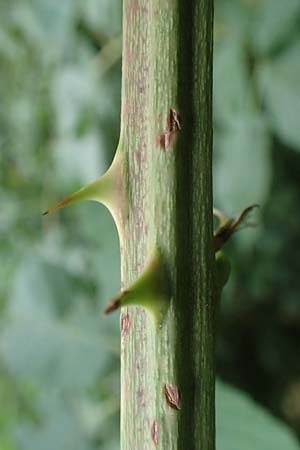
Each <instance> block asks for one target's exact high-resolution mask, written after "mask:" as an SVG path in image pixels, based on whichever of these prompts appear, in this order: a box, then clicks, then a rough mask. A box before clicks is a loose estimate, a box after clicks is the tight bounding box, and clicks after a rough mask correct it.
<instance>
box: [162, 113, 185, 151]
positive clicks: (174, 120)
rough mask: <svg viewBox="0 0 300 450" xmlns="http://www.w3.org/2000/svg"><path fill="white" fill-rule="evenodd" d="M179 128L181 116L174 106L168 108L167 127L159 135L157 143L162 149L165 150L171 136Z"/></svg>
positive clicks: (169, 143) (168, 145) (171, 138)
mask: <svg viewBox="0 0 300 450" xmlns="http://www.w3.org/2000/svg"><path fill="white" fill-rule="evenodd" d="M180 130H181V118H180V115H179V114H178V112H177V111H176V109H175V108H170V111H169V114H168V117H167V128H166V130H165V131H164V132H163V133H162V134H161V135H160V136H159V138H158V143H159V145H160V147H161V148H162V149H163V151H167V150H168V148H169V147H170V145H171V143H172V140H173V137H174V135H175V134H176V133H178V132H179V131H180Z"/></svg>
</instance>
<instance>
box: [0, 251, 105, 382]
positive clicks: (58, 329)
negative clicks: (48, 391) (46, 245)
mask: <svg viewBox="0 0 300 450" xmlns="http://www.w3.org/2000/svg"><path fill="white" fill-rule="evenodd" d="M33 286H34V289H33ZM66 302H68V307H69V308H70V312H69V313H68V315H67V316H66V317H63V316H62V313H63V305H64V304H66ZM9 312H10V314H9V316H8V319H7V320H8V324H7V325H6V327H5V330H4V331H3V332H2V338H1V344H0V351H1V355H2V357H3V359H4V361H5V362H6V364H7V365H8V367H9V369H10V370H11V371H12V372H13V373H15V375H16V376H17V377H20V379H25V380H30V381H33V380H34V381H35V382H41V383H42V384H43V385H44V386H45V384H47V385H50V386H56V387H57V388H62V387H64V388H68V389H74V388H76V389H77V390H78V389H85V388H86V387H88V386H90V385H91V384H92V383H95V382H96V381H97V379H98V378H99V376H100V374H101V371H102V370H103V369H104V368H105V367H106V365H107V362H108V357H109V348H108V346H107V342H106V340H105V338H104V336H103V335H102V334H101V331H100V317H99V315H98V314H99V313H98V311H97V310H96V311H95V309H94V310H93V309H92V307H91V306H87V305H84V303H83V300H80V295H79V293H78V292H77V293H76V294H75V292H74V283H70V284H68V281H67V278H66V274H65V275H64V276H63V274H62V273H61V270H60V269H59V268H55V267H52V268H51V266H49V265H48V266H47V265H45V264H43V263H42V261H41V260H38V259H36V260H35V259H33V260H31V261H26V262H25V264H24V266H22V267H21V268H20V271H19V274H18V275H17V278H16V283H15V287H14V290H13V293H12V296H11V299H10V304H9ZM28 361H30V364H28Z"/></svg>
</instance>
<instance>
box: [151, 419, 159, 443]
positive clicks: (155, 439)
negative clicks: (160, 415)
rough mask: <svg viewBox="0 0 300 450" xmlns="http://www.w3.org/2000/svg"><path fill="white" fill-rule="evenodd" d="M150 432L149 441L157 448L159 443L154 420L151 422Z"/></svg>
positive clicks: (157, 429) (157, 426)
mask: <svg viewBox="0 0 300 450" xmlns="http://www.w3.org/2000/svg"><path fill="white" fill-rule="evenodd" d="M150 431H151V439H152V441H153V443H154V445H155V447H157V446H158V442H159V425H158V422H157V420H156V419H154V420H153V422H152V425H151V430H150Z"/></svg>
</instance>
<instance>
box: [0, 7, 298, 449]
mask: <svg viewBox="0 0 300 450" xmlns="http://www.w3.org/2000/svg"><path fill="white" fill-rule="evenodd" d="M121 3H122V2H121V0H85V1H82V0H64V1H60V0H27V1H24V0H23V1H22V0H14V2H6V1H5V0H2V1H0V8H1V14H0V94H1V103H0V154H1V165H0V177H1V183H0V200H1V210H0V231H1V232H0V250H1V270H0V448H1V450H53V449H54V448H55V449H56V450H96V449H97V450H98V449H101V450H115V449H117V448H118V439H119V438H118V414H119V379H118V377H119V362H118V359H119V358H118V353H119V325H118V318H117V316H114V317H112V318H105V319H103V317H101V314H100V312H101V310H102V309H103V307H104V305H105V304H106V302H107V299H109V298H110V297H111V296H112V295H114V294H115V293H116V292H117V291H118V289H119V283H120V273H119V256H118V240H117V234H116V231H115V228H114V225H113V222H112V220H111V218H110V217H109V215H108V213H107V212H106V210H105V209H104V208H101V207H97V206H95V205H94V204H82V205H80V206H77V207H74V208H73V207H70V208H68V209H66V210H65V211H62V212H61V213H59V214H56V215H54V216H52V217H49V218H47V219H45V220H42V218H41V212H42V211H43V210H44V209H45V208H46V207H48V206H50V205H51V204H53V203H54V202H56V201H57V200H58V199H60V198H61V197H63V196H64V195H66V194H67V193H69V192H72V191H73V190H75V189H77V188H78V187H80V186H82V185H83V184H85V183H87V182H88V181H91V180H93V179H95V178H96V177H98V175H99V174H101V173H103V172H104V171H105V170H106V168H107V167H108V165H109V163H110V161H111V159H112V157H113V154H114V150H115V148H116V144H117V140H118V132H119V116H120V75H121V38H120V34H121V7H122V5H121ZM216 3H217V4H216V20H215V80H214V84H215V86H214V89H215V91H214V92H215V106H214V111H215V168H214V171H215V178H214V179H215V186H214V190H215V205H216V206H218V207H219V208H220V209H222V210H224V212H226V213H228V214H234V213H236V212H238V211H239V210H240V209H242V208H244V207H245V206H248V205H249V204H252V203H259V204H260V205H261V208H260V218H259V219H258V222H259V226H258V227H256V228H255V229H249V230H247V231H244V232H241V233H240V234H237V235H236V236H235V237H234V238H233V240H232V242H231V243H230V244H228V246H227V249H228V254H229V255H230V257H231V261H232V266H233V275H232V277H231V281H230V283H229V285H228V287H227V288H226V292H225V295H224V299H223V302H222V311H221V318H220V324H219V330H220V331H219V339H218V349H217V365H218V373H219V375H220V377H221V378H222V379H223V381H226V383H227V384H231V385H234V386H235V388H233V387H229V386H228V385H226V384H224V383H223V382H222V383H219V385H218V390H217V392H218V397H217V427H218V449H219V450H227V449H228V450H232V449H234V450H235V449H239V450H248V449H252V448H256V449H258V450H268V449H270V450H271V449H272V450H277V449H278V450H282V449H283V448H284V449H286V450H289V449H291V450H292V449H296V448H298V447H299V444H298V443H297V441H296V439H295V437H293V433H292V432H291V430H293V432H294V434H295V435H297V434H299V431H300V359H299V347H300V304H299V292H300V282H299V276H298V274H299V269H300V265H299V258H298V257H297V256H298V255H297V253H298V249H299V244H300V242H299V241H300V235H299V228H300V216H299V212H298V209H299V208H298V205H299V201H300V189H299V182H300V127H299V123H298V122H299V117H300V84H299V73H300V58H299V54H300V4H299V0H286V1H285V2H282V0H218V1H217V2H216ZM237 388H238V389H237ZM241 391H244V393H242V392H241ZM250 397H252V399H254V400H255V402H254V401H253V400H250ZM259 403H260V404H261V405H263V406H264V408H265V410H262V406H259V405H258V404H259ZM267 410H268V412H267ZM272 416H277V417H278V419H275V418H274V417H272ZM279 419H280V421H279ZM283 422H286V425H284V424H283ZM289 428H290V430H289Z"/></svg>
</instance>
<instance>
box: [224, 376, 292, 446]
mask: <svg viewBox="0 0 300 450" xmlns="http://www.w3.org/2000/svg"><path fill="white" fill-rule="evenodd" d="M216 402H217V419H216V422H217V423H216V427H217V449H218V450H253V449H255V450H283V449H284V450H297V449H299V445H298V443H297V441H296V439H295V438H294V436H293V435H292V434H291V433H290V431H289V430H288V428H287V427H286V426H285V425H284V424H283V423H281V422H279V420H276V419H275V418H273V417H272V416H270V414H268V413H267V412H266V411H265V410H264V409H263V408H262V407H260V406H259V405H257V404H256V403H254V402H253V401H252V400H251V399H250V398H249V397H248V396H247V395H245V394H243V393H242V392H240V391H238V390H237V389H234V388H232V387H230V386H227V385H225V384H224V383H220V382H219V383H218V384H217V391H216Z"/></svg>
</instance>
